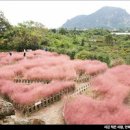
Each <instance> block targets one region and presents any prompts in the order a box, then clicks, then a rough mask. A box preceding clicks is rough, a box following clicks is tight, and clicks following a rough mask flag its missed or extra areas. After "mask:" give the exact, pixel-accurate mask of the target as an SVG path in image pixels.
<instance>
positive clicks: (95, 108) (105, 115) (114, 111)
mask: <svg viewBox="0 0 130 130" xmlns="http://www.w3.org/2000/svg"><path fill="white" fill-rule="evenodd" d="M63 112H64V118H65V121H66V123H67V124H122V123H123V124H126V123H127V124H129V123H130V120H129V118H130V110H129V109H128V108H127V107H126V106H123V105H122V106H121V105H119V104H117V103H116V102H113V103H111V102H106V101H97V100H94V99H91V98H90V97H86V96H82V95H81V96H77V97H75V98H74V99H71V100H70V101H68V102H66V103H65V104H64V111H63ZM120 114H121V115H124V116H123V118H122V119H120V116H119V115H120ZM127 115H128V116H127Z"/></svg>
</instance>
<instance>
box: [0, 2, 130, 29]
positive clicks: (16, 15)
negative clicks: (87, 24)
mask: <svg viewBox="0 0 130 130" xmlns="http://www.w3.org/2000/svg"><path fill="white" fill-rule="evenodd" d="M103 6H112V7H120V8H123V9H125V10H126V11H127V12H128V13H129V14H130V1H106V0H104V1H92V0H91V1H82V0H80V1H0V10H1V11H2V12H4V15H5V17H6V18H7V19H8V20H9V22H10V23H11V24H13V25H17V23H21V22H23V21H27V20H33V21H35V22H40V23H42V24H43V25H44V26H45V27H47V28H59V27H61V26H62V25H63V24H64V23H65V22H66V21H67V20H68V19H71V18H72V17H75V16H77V15H88V14H91V13H93V12H95V11H97V10H98V9H100V8H101V7H103Z"/></svg>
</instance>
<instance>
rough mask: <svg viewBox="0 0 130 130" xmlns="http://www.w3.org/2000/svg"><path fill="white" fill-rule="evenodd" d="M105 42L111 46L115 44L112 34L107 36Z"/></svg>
mask: <svg viewBox="0 0 130 130" xmlns="http://www.w3.org/2000/svg"><path fill="white" fill-rule="evenodd" d="M105 42H106V43H107V44H109V45H112V44H113V37H112V35H111V34H108V35H106V36H105Z"/></svg>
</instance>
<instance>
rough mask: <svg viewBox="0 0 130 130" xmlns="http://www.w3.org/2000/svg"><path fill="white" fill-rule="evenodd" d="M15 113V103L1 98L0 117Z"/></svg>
mask: <svg viewBox="0 0 130 130" xmlns="http://www.w3.org/2000/svg"><path fill="white" fill-rule="evenodd" d="M14 114H15V111H14V107H13V105H12V104H11V103H10V102H7V101H5V100H3V99H2V98H0V119H2V118H4V117H6V116H10V115H14Z"/></svg>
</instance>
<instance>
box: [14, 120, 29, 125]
mask: <svg viewBox="0 0 130 130" xmlns="http://www.w3.org/2000/svg"><path fill="white" fill-rule="evenodd" d="M14 124H15V125H30V124H31V123H30V122H29V120H15V121H14Z"/></svg>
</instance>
